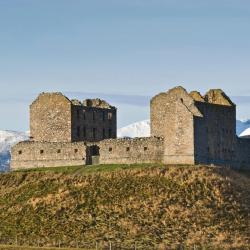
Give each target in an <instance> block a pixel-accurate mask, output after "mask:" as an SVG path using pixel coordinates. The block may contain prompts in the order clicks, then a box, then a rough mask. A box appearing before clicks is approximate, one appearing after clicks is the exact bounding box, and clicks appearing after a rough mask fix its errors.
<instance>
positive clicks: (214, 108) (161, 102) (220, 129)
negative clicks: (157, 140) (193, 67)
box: [151, 87, 236, 165]
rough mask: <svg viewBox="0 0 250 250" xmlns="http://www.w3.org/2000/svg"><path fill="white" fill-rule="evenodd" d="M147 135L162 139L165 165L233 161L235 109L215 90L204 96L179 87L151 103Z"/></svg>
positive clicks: (234, 159)
mask: <svg viewBox="0 0 250 250" xmlns="http://www.w3.org/2000/svg"><path fill="white" fill-rule="evenodd" d="M151 135H152V136H161V137H163V138H164V155H163V161H164V163H167V164H210V163H214V164H220V165H221V164H223V165H227V164H228V165H230V164H232V163H233V162H234V161H236V107H235V105H234V103H233V102H232V101H231V100H230V98H229V97H228V96H226V94H225V93H224V92H223V91H222V90H219V89H215V90H210V91H209V92H208V93H206V95H205V96H202V95H201V94H200V93H199V92H196V91H194V92H191V93H190V94H189V93H188V92H187V91H186V90H185V89H184V88H182V87H176V88H173V89H171V90H169V91H168V92H166V93H161V94H159V95H157V96H155V97H154V98H153V99H152V100H151Z"/></svg>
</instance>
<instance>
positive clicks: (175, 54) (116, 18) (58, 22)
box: [0, 0, 250, 130]
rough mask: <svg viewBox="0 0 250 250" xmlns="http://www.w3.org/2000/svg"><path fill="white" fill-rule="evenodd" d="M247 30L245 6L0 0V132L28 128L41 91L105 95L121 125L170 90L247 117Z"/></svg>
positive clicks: (198, 1)
mask: <svg viewBox="0 0 250 250" xmlns="http://www.w3.org/2000/svg"><path fill="white" fill-rule="evenodd" d="M249 23H250V1H249V0H237V1H235V0H219V1H218V0H217V1H215V0H209V1H207V0H204V1H203V0H189V1H187V0H172V1H171V0H105V1H103V0H89V1H87V0H0V87H1V88H0V90H1V91H0V129H1V130H4V129H9V130H28V129H29V128H28V125H29V120H28V119H29V118H28V105H29V103H30V102H31V101H32V100H33V99H34V98H35V97H36V95H37V94H38V93H39V92H47V91H61V92H63V93H65V94H67V95H68V96H69V97H71V98H73V97H79V98H85V97H87V96H90V97H94V96H97V97H103V98H106V99H108V101H109V102H111V103H112V104H114V105H117V106H118V114H119V116H118V126H119V127H121V126H124V125H126V124H129V123H131V122H134V121H138V120H143V119H148V117H149V106H148V104H149V103H148V100H149V98H150V97H151V96H153V95H155V94H157V93H158V92H162V91H166V90H167V89H169V88H171V87H173V86H176V85H183V86H184V87H185V88H186V89H187V90H188V91H190V90H194V89H197V90H199V91H201V92H202V93H205V92H206V91H207V90H208V89H210V88H221V89H223V90H224V91H225V92H226V93H227V94H228V95H230V96H232V97H233V100H235V102H236V104H238V115H237V116H238V118H245V119H246V118H250V70H249V69H250V28H249ZM242 96H243V97H242Z"/></svg>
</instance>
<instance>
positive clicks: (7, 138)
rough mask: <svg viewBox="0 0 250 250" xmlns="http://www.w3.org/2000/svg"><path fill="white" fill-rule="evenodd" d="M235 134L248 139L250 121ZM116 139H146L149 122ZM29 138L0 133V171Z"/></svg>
mask: <svg viewBox="0 0 250 250" xmlns="http://www.w3.org/2000/svg"><path fill="white" fill-rule="evenodd" d="M237 134H238V135H239V136H241V137H250V120H247V121H240V120H237ZM117 135H118V137H120V138H121V137H131V138H133V137H148V136H150V121H149V120H144V121H139V122H135V123H133V124H130V125H128V126H125V127H123V128H120V129H118V131H117ZM28 138H29V133H28V132H16V131H0V171H6V170H8V169H9V163H10V148H11V147H12V146H13V145H15V144H16V143H18V142H19V141H24V140H27V139H28Z"/></svg>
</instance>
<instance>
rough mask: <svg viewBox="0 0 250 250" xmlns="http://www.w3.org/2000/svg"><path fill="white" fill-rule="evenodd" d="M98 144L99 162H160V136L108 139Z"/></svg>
mask: <svg viewBox="0 0 250 250" xmlns="http://www.w3.org/2000/svg"><path fill="white" fill-rule="evenodd" d="M98 146H99V148H100V149H99V152H100V164H118V163H119V164H132V163H157V162H162V155H163V139H162V138H157V137H146V138H135V139H127V138H126V139H116V140H113V139H109V140H104V141H101V142H100V143H98Z"/></svg>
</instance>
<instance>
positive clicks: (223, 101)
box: [189, 89, 236, 107]
mask: <svg viewBox="0 0 250 250" xmlns="http://www.w3.org/2000/svg"><path fill="white" fill-rule="evenodd" d="M189 95H190V96H191V97H192V98H193V99H194V101H196V102H204V103H209V104H215V105H221V106H231V107H234V106H236V105H235V104H234V103H233V102H232V100H231V99H230V98H229V97H228V96H227V95H226V94H225V92H224V91H223V90H222V89H210V90H209V91H208V92H207V93H206V94H205V95H204V96H202V95H201V94H200V92H198V91H191V92H190V93H189Z"/></svg>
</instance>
